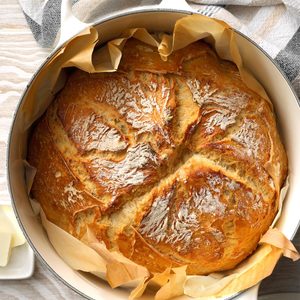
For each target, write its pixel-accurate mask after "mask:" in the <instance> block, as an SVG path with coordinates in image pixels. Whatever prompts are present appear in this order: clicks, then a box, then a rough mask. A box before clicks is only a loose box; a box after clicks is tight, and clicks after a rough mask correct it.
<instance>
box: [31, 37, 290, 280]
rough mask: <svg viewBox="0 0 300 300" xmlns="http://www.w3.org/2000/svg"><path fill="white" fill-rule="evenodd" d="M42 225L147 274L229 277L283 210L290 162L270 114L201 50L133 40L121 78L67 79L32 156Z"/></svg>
mask: <svg viewBox="0 0 300 300" xmlns="http://www.w3.org/2000/svg"><path fill="white" fill-rule="evenodd" d="M28 160H29V163H30V164H31V165H33V166H34V167H35V168H36V169H37V172H36V176H35V179H34V182H33V186H32V190H31V193H32V196H33V197H34V198H35V199H36V200H38V201H39V203H40V204H41V206H42V208H43V210H44V212H45V214H46V216H47V218H48V219H49V220H50V221H51V222H53V223H55V224H56V225H58V226H59V227H61V228H62V229H64V230H65V231H67V232H69V233H70V234H72V235H73V236H75V237H76V238H79V239H80V238H81V237H82V236H83V235H84V234H85V232H86V229H87V228H90V229H91V230H92V231H93V232H94V233H95V235H96V237H97V238H98V239H99V241H103V242H104V243H105V244H106V246H107V248H108V249H111V250H118V251H120V252H121V253H123V254H124V255H125V256H126V257H128V258H130V259H131V260H133V261H134V262H136V263H138V264H141V265H144V266H146V267H147V268H148V269H149V270H150V271H152V272H161V271H164V270H165V268H167V267H170V266H173V267H176V266H182V265H187V266H188V267H187V272H188V274H207V273H210V272H216V271H221V270H227V269H230V268H233V267H235V266H236V265H237V264H238V263H239V262H241V261H242V260H243V259H245V258H246V257H247V256H248V255H249V254H251V252H253V251H254V250H255V248H256V247H257V243H258V241H259V239H260V237H261V235H262V234H264V233H265V232H266V231H267V229H268V228H269V226H270V224H271V222H272V220H273V219H274V216H275V214H276V212H277V209H278V201H279V193H280V188H281V186H282V184H283V181H284V179H285V177H286V174H287V158H286V154H285V151H284V148H283V146H282V144H281V141H280V138H279V135H278V132H277V129H276V122H275V117H274V114H273V111H272V107H271V106H270V104H269V103H268V102H267V101H266V100H264V99H262V98H261V97H259V96H258V95H257V94H256V93H254V92H253V91H252V90H250V89H249V88H247V87H246V85H245V84H244V83H243V81H242V80H241V77H240V75H239V72H238V70H237V68H236V66H235V65H234V64H233V63H231V62H228V61H224V60H221V59H220V58H218V56H217V55H216V53H215V52H214V51H213V50H212V49H211V48H210V47H209V46H208V45H207V44H205V43H204V42H196V43H193V44H191V45H189V46H187V47H185V48H184V49H181V50H178V51H176V52H174V53H173V54H172V55H171V56H170V57H169V58H168V61H166V62H164V61H162V60H161V58H160V56H159V54H158V53H157V50H156V49H154V48H152V47H151V46H149V45H146V44H143V43H142V42H139V41H137V40H135V39H131V40H129V41H128V42H127V43H126V45H125V48H124V50H123V57H122V60H121V63H120V66H119V69H118V71H117V72H114V73H98V74H88V73H85V72H82V71H79V70H76V71H74V72H73V73H72V74H71V75H70V77H69V79H68V81H67V83H66V85H65V87H64V88H63V90H62V91H61V92H60V93H59V94H58V95H57V97H56V99H55V100H54V101H53V102H52V104H51V105H50V107H49V108H48V110H47V112H46V113H45V114H44V116H43V117H42V118H41V120H39V121H38V123H37V125H36V127H35V128H34V130H33V134H32V136H31V139H30V141H29V145H28Z"/></svg>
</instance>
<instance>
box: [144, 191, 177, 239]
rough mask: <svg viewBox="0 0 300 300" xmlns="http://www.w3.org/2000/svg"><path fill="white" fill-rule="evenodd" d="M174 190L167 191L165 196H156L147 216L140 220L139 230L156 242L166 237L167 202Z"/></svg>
mask: <svg viewBox="0 0 300 300" xmlns="http://www.w3.org/2000/svg"><path fill="white" fill-rule="evenodd" d="M173 195H174V191H173V190H171V191H169V192H168V193H167V194H166V195H165V196H160V197H157V198H156V199H155V200H154V202H153V203H152V206H151V209H150V211H149V213H148V214H147V216H146V217H145V218H144V219H143V220H142V222H141V225H140V228H139V232H140V233H141V234H144V235H146V236H147V237H148V238H150V239H152V240H154V241H155V242H156V243H159V242H161V241H163V240H164V239H165V238H166V232H167V229H168V219H169V216H168V214H169V202H170V200H171V198H172V197H173Z"/></svg>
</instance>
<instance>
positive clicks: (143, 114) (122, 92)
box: [98, 77, 170, 142]
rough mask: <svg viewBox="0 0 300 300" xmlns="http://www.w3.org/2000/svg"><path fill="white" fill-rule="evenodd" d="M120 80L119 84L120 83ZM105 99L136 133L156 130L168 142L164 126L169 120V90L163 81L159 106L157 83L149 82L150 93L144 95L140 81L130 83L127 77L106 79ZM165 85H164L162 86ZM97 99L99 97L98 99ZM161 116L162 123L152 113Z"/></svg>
mask: <svg viewBox="0 0 300 300" xmlns="http://www.w3.org/2000/svg"><path fill="white" fill-rule="evenodd" d="M120 81H121V84H120ZM106 85H107V87H106V92H105V95H104V97H105V101H106V102H107V103H108V104H110V105H112V106H113V107H115V108H116V109H117V110H118V111H119V113H120V114H121V115H122V116H124V117H125V118H126V121H127V122H128V123H129V124H130V125H131V126H132V127H133V128H134V129H136V130H137V135H140V134H142V133H145V132H153V131H154V130H158V131H159V132H161V134H162V135H163V136H164V137H165V138H166V140H167V141H168V142H170V139H169V135H168V133H167V131H166V129H165V128H164V125H165V123H166V122H168V121H169V120H170V112H169V110H168V109H167V107H166V106H167V103H168V101H169V97H170V92H168V91H167V90H168V88H167V87H166V86H165V83H163V86H162V89H165V91H164V92H162V93H163V94H164V95H165V96H164V97H165V99H164V100H165V104H164V105H163V107H162V108H161V107H160V105H159V104H158V102H157V98H156V93H155V92H154V91H156V90H157V83H155V82H150V86H149V85H147V86H148V88H149V87H150V88H149V91H152V93H151V94H150V95H148V96H146V94H145V91H144V90H143V87H142V85H141V83H140V82H136V83H132V82H131V81H130V80H129V79H128V78H125V77H121V80H119V81H118V80H113V79H112V78H111V79H110V80H108V81H106ZM164 86H165V87H164ZM98 100H99V99H98ZM155 110H156V111H157V115H158V116H159V117H162V124H159V123H158V122H157V121H155V120H154V117H153V115H154V113H155Z"/></svg>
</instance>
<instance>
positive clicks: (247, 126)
mask: <svg viewBox="0 0 300 300" xmlns="http://www.w3.org/2000/svg"><path fill="white" fill-rule="evenodd" d="M257 129H258V125H257V123H255V122H254V121H252V120H249V119H245V120H244V123H243V124H242V126H241V127H240V128H239V129H238V131H237V132H235V133H234V134H233V135H232V139H233V140H234V141H236V142H237V143H239V144H241V145H242V146H243V147H244V148H245V149H246V154H247V155H248V156H253V157H255V158H256V157H257V156H258V151H259V147H260V145H261V138H259V137H257V134H256V132H257Z"/></svg>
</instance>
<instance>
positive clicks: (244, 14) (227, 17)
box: [19, 0, 300, 97]
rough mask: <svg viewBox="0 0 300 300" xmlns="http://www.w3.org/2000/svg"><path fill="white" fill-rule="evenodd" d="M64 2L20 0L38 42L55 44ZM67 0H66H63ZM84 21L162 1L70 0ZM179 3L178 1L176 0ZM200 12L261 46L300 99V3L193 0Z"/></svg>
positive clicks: (292, 0) (289, 0)
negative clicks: (223, 23) (284, 75)
mask: <svg viewBox="0 0 300 300" xmlns="http://www.w3.org/2000/svg"><path fill="white" fill-rule="evenodd" d="M61 1H62V0H19V2H20V5H21V6H22V9H23V11H24V15H25V18H26V19H27V22H28V24H29V26H30V28H31V30H32V32H33V35H34V37H35V39H36V40H37V42H38V43H40V45H41V46H43V47H51V46H53V45H54V44H55V41H56V36H57V32H58V31H59V28H60V7H61ZM63 1H66V0H63ZM70 1H71V2H72V5H73V13H74V15H75V16H77V17H78V18H79V19H80V20H81V21H83V22H93V21H96V20H97V17H98V16H99V15H101V16H103V15H105V14H108V13H109V12H111V11H116V10H122V9H125V8H129V7H136V6H141V5H152V4H158V3H159V2H160V0H130V1H128V0H70ZM174 1H177V0H174ZM189 4H190V5H191V7H192V8H193V9H195V10H197V11H198V12H200V13H202V14H204V15H207V16H210V17H214V18H218V19H221V20H224V21H225V22H227V23H228V24H230V25H231V26H232V27H234V28H235V29H237V30H239V31H241V32H242V33H244V34H245V35H247V36H249V37H250V38H251V39H252V40H254V41H255V42H256V43H257V44H259V45H260V46H261V47H262V48H263V49H264V50H265V51H266V52H267V53H269V55H270V56H271V57H272V58H274V59H275V60H276V61H277V63H278V64H279V65H280V66H281V68H282V69H283V71H284V72H285V74H286V75H287V77H288V78H289V80H290V81H291V82H292V84H293V86H294V88H295V90H296V92H297V94H298V97H300V28H299V27H300V0H190V1H189Z"/></svg>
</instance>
